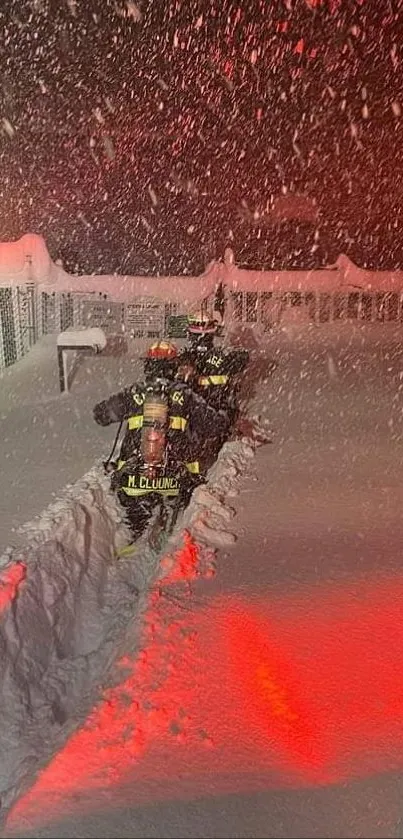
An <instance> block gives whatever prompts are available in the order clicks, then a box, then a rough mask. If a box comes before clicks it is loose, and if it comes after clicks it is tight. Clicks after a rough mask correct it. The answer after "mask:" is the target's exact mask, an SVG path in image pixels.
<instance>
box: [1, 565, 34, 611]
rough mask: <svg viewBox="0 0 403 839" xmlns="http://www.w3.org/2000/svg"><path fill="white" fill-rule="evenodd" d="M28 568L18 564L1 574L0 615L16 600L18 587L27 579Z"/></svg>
mask: <svg viewBox="0 0 403 839" xmlns="http://www.w3.org/2000/svg"><path fill="white" fill-rule="evenodd" d="M26 570H27V569H26V566H25V565H24V563H23V562H16V563H15V565H10V566H9V567H8V568H5V570H4V571H2V572H1V573H0V613H1V612H3V611H4V610H5V609H6V608H7V606H9V605H10V603H11V602H12V601H13V600H14V599H15V597H16V595H17V591H18V586H19V585H20V583H21V582H22V580H24V579H25V576H26Z"/></svg>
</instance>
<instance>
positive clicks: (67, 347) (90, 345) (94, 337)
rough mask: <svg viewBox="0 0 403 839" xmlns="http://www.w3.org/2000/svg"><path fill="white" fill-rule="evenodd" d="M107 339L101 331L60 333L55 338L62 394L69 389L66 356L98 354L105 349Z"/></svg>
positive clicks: (94, 329) (96, 329) (95, 328)
mask: <svg viewBox="0 0 403 839" xmlns="http://www.w3.org/2000/svg"><path fill="white" fill-rule="evenodd" d="M106 344H107V339H106V335H105V333H104V332H103V331H102V329H99V328H97V327H93V328H92V329H80V330H76V331H74V330H70V331H66V332H60V333H59V335H58V336H57V363H58V367H59V384H60V391H61V393H64V392H65V391H68V389H69V370H68V364H67V354H68V353H74V354H75V355H77V353H88V352H90V353H93V354H95V355H96V354H97V353H100V352H101V351H102V350H104V349H105V347H106Z"/></svg>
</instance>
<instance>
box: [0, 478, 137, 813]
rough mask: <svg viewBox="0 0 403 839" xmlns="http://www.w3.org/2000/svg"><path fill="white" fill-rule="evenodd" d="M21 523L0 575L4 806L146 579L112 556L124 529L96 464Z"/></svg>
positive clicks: (60, 727)
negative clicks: (21, 541) (17, 544)
mask: <svg viewBox="0 0 403 839" xmlns="http://www.w3.org/2000/svg"><path fill="white" fill-rule="evenodd" d="M22 531H23V532H24V534H25V537H26V544H27V546H28V545H29V547H26V548H25V549H24V548H18V549H16V550H8V551H7V552H6V554H5V555H4V556H3V557H2V564H3V565H4V564H6V567H5V569H4V570H3V571H2V572H1V573H2V579H0V592H1V595H2V596H0V648H1V658H2V667H1V672H0V701H1V709H2V713H1V718H0V754H1V756H2V759H1V763H0V799H1V804H2V806H3V807H7V806H8V805H9V804H10V803H11V801H13V800H14V799H15V797H16V796H17V795H18V793H19V792H20V791H21V789H22V788H23V787H24V785H25V783H26V782H28V781H29V780H31V779H32V773H33V772H34V771H35V770H36V769H37V768H38V766H40V764H41V762H43V761H44V760H46V758H47V757H48V754H47V743H49V742H53V743H55V742H56V741H58V739H60V740H61V741H63V740H64V739H65V738H66V736H67V734H68V733H69V730H70V729H71V727H72V726H75V725H77V722H78V721H79V719H80V715H81V714H83V713H84V714H85V712H86V710H88V702H89V701H90V698H91V692H92V690H93V688H94V684H96V682H97V681H98V680H99V679H100V678H101V677H102V674H103V673H104V671H105V668H106V667H107V665H108V663H109V662H110V660H111V658H112V656H113V653H114V651H115V647H116V642H117V639H118V638H119V636H120V635H121V633H122V629H123V627H124V626H125V625H126V624H127V622H128V620H129V619H130V617H131V616H132V615H133V614H134V613H135V611H136V610H137V609H138V606H139V593H140V592H141V590H142V589H144V587H145V585H146V583H145V580H144V568H143V575H142V574H140V572H139V569H138V568H137V567H136V568H135V567H134V566H130V567H129V566H128V564H127V563H126V564H125V563H124V562H120V563H119V564H117V563H116V562H115V561H114V555H115V548H116V545H117V544H118V542H119V539H127V531H126V527H125V526H124V525H123V523H122V521H121V516H120V510H118V508H117V506H116V505H115V502H114V499H113V498H112V497H111V496H110V495H109V493H108V481H107V480H106V479H105V478H104V476H103V474H102V472H101V470H100V468H94V469H93V470H92V471H91V472H90V473H88V475H87V476H86V477H85V479H82V480H81V481H79V482H78V483H77V484H76V485H75V486H74V487H71V488H68V489H67V490H66V491H65V493H64V497H62V498H61V499H60V500H59V501H58V502H56V503H55V504H53V505H52V506H51V507H49V508H48V510H46V511H45V513H43V515H42V516H40V517H39V518H38V519H37V520H34V521H33V522H31V523H29V524H27V525H25V526H24V528H22ZM92 699H94V696H93V695H92Z"/></svg>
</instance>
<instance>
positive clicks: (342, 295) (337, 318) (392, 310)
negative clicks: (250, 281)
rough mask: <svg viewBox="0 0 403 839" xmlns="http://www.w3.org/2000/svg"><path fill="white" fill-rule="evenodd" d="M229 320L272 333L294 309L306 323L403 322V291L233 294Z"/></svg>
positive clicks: (230, 299) (229, 307) (252, 292)
mask: <svg viewBox="0 0 403 839" xmlns="http://www.w3.org/2000/svg"><path fill="white" fill-rule="evenodd" d="M228 309H229V312H230V319H231V320H234V321H238V322H245V323H248V324H257V325H259V326H261V327H262V329H263V331H270V330H271V329H272V328H273V327H274V326H277V325H279V324H280V323H281V321H282V319H283V318H284V319H286V318H287V315H288V313H289V312H290V311H291V310H293V311H294V312H295V313H296V314H297V313H300V315H301V319H303V320H304V321H306V322H311V323H316V324H323V323H334V322H348V321H351V322H359V323H362V324H365V323H393V324H397V323H403V292H401V293H399V292H384V291H361V290H354V291H340V290H335V291H333V292H328V291H320V290H316V289H315V288H314V287H312V289H310V290H307V291H287V292H276V291H232V292H230V294H229V298H228Z"/></svg>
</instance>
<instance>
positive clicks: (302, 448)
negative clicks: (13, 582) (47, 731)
mask: <svg viewBox="0 0 403 839" xmlns="http://www.w3.org/2000/svg"><path fill="white" fill-rule="evenodd" d="M269 341H270V345H269V346H268V347H266V350H267V354H268V355H267V357H265V356H264V355H263V364H262V371H263V370H264V363H265V361H267V358H268V357H269V356H270V355H274V356H275V357H276V358H277V360H278V362H279V366H278V368H277V370H276V372H275V373H274V375H273V376H272V377H271V376H268V377H267V381H266V382H264V381H263V380H262V381H261V384H260V389H259V394H258V398H257V399H255V408H256V410H260V411H261V412H264V413H265V414H266V416H267V418H268V419H270V423H271V425H272V427H273V429H274V438H273V444H272V445H269V446H266V447H263V448H261V449H259V450H258V451H257V453H256V455H255V459H254V460H252V458H251V457H250V456H249V455H250V454H251V452H250V451H249V450H248V449H247V448H245V450H244V452H243V460H242V458H241V460H238V461H234V460H233V461H232V464H231V462H229V460H228V457H227V459H226V464H225V469H224V471H222V472H221V474H220V467H218V473H216V475H215V479H216V486H217V482H218V485H220V482H221V485H220V493H223V492H224V490H225V492H226V494H227V498H228V494H229V495H230V497H231V502H230V503H231V504H232V505H233V507H234V509H235V510H236V515H235V516H234V517H233V518H231V512H230V510H229V508H228V501H227V505H226V507H225V508H224V509H222V511H221V512H222V516H221V519H220V520H219V522H218V525H219V526H221V525H222V522H223V520H224V521H225V517H227V518H228V527H229V529H230V530H231V529H233V528H235V530H236V532H237V535H238V541H237V542H236V543H235V544H233V545H230V544H227V545H226V546H225V547H223V549H222V550H221V551H220V553H219V555H218V559H217V566H216V573H215V574H214V566H213V563H212V558H211V554H209V553H208V552H207V554H206V552H205V551H201V552H200V550H199V549H198V548H197V546H196V545H195V543H194V541H190V542H189V543H188V544H187V546H185V550H183V551H182V552H181V553H180V554H179V555H177V556H176V558H175V557H173V556H170V557H165V558H164V559H163V563H162V564H163V568H162V570H163V571H164V572H165V574H166V576H165V580H163V581H161V582H160V585H159V586H158V587H157V588H154V589H152V590H151V591H150V592H149V593H148V604H147V610H146V613H145V621H144V624H143V640H142V653H141V655H139V654H138V622H136V623H135V624H134V625H133V634H132V635H131V633H130V631H129V632H128V633H127V634H126V638H125V649H124V651H123V650H122V649H120V650H119V654H118V657H117V661H116V666H115V669H114V682H115V686H109V687H108V688H107V689H106V690H105V694H104V698H103V701H102V702H101V703H100V704H99V705H98V706H97V708H96V709H94V711H93V713H92V714H91V715H90V716H89V717H88V719H87V722H86V723H85V725H84V726H83V727H82V728H81V729H80V730H79V731H78V732H77V733H76V734H75V735H74V736H73V737H72V738H71V739H70V741H69V742H68V743H67V745H66V746H65V747H64V748H63V749H61V750H60V751H59V753H58V755H57V757H56V758H55V759H54V760H53V761H52V762H51V763H50V764H49V766H48V768H47V769H46V770H45V771H44V773H43V774H42V776H41V777H40V779H39V780H38V782H37V783H36V785H34V787H33V788H32V791H31V793H30V794H29V795H28V796H25V798H23V799H22V800H21V801H20V803H19V804H18V806H17V807H16V808H15V810H14V812H13V813H12V814H11V817H10V818H9V822H8V826H7V835H9V834H13V835H14V836H29V835H30V836H60V837H62V836H66V837H67V836H80V837H90V836H91V837H92V836H110V837H112V836H128V837H129V836H130V837H134V836H148V837H151V836H174V835H175V836H186V837H188V836H189V837H190V836H200V837H201V836H205V837H208V836H222V837H224V836H228V837H229V836H236V835H238V836H254V837H258V836H262V837H263V836H284V837H286V836H288V837H291V836H329V837H338V836H374V837H375V836H396V835H397V833H396V830H397V828H396V825H397V823H398V822H399V819H400V801H401V791H402V790H401V786H402V784H401V780H400V771H401V768H402V757H401V755H402V753H403V740H402V730H403V703H402V700H401V683H402V677H403V665H402V661H403V624H402V618H401V600H402V594H403V577H402V574H401V545H402V543H403V525H402V521H401V510H402V507H403V489H402V456H401V447H402V436H403V420H402V387H403V351H402V347H401V344H400V336H399V334H398V333H396V334H393V333H392V332H388V331H387V330H385V329H382V328H381V329H379V330H378V329H376V328H374V329H372V328H369V329H368V328H366V329H364V330H358V329H355V330H353V329H351V328H346V329H344V330H340V329H339V330H335V329H334V328H326V327H325V328H324V329H323V330H316V331H315V330H302V331H301V333H300V332H299V328H298V326H297V325H295V324H290V325H289V327H288V328H287V331H285V332H282V333H280V332H279V333H277V334H275V335H273V336H272V337H271V338H269ZM48 354H49V353H48V350H47V349H46V350H45V349H44V348H42V349H40V348H38V350H37V353H36V360H35V358H34V356H32V358H31V361H30V364H32V365H35V364H36V370H37V376H38V377H39V376H40V375H43V372H41V371H43V370H44V369H45V367H46V365H48V369H49V370H50V368H51V366H52V365H51V363H50V360H49V358H48ZM28 358H29V357H28ZM40 358H41V359H42V361H41V362H40V361H39V359H40ZM261 360H262V359H261ZM27 361H28V359H25V360H24V362H22V363H21V366H20V368H19V369H20V370H21V371H22V372H21V375H24V376H25V382H26V392H27V393H28V390H30V393H31V397H30V398H31V400H32V401H31V402H30V400H29V399H28V398H27V400H26V406H27V409H28V410H27V412H25V411H24V403H23V398H24V393H23V392H24V387H23V385H21V386H17V381H16V394H17V396H16V398H18V394H20V396H19V402H18V404H17V405H16V406H15V407H16V411H17V410H18V411H20V413H19V417H24V420H23V421H24V422H25V423H26V425H27V427H29V422H28V419H26V417H27V416H28V417H31V421H32V417H33V416H35V415H36V414H37V413H38V412H39V411H40V410H41V408H40V407H39V406H43V405H44V404H45V400H46V399H47V400H48V401H47V403H46V404H47V405H48V406H50V407H49V414H48V416H50V415H52V414H55V415H56V417H57V416H58V417H60V419H61V424H60V433H61V434H62V433H63V432H62V429H63V428H64V429H65V431H64V433H65V435H66V439H67V440H70V441H71V438H72V436H73V434H72V429H70V428H69V422H68V417H70V421H72V418H73V417H75V420H76V422H75V427H76V429H79V430H78V431H76V435H77V437H79V438H80V439H79V440H77V446H78V448H77V449H76V454H77V463H76V461H75V456H73V450H72V449H71V444H70V448H69V451H68V452H67V451H65V456H64V457H63V458H62V471H61V472H60V473H59V475H58V480H55V481H54V483H53V484H52V485H51V487H48V485H47V482H46V474H45V473H46V469H47V464H43V463H42V462H41V460H40V458H38V459H37V460H36V461H34V462H35V472H36V475H35V478H34V480H35V484H37V485H38V487H42V489H41V496H40V498H39V497H38V508H37V509H36V508H35V505H32V495H31V496H29V495H28V494H27V495H26V496H25V499H26V504H27V509H28V507H29V516H24V514H23V507H20V509H19V510H18V514H17V516H16V519H15V523H17V519H19V520H23V519H25V518H29V517H30V516H31V515H32V514H33V513H35V512H37V511H38V512H39V509H41V508H42V507H43V506H44V505H45V503H46V502H47V501H48V500H49V496H48V497H47V495H46V494H47V492H48V490H49V492H50V493H51V492H52V491H53V492H58V491H59V489H60V488H61V486H62V485H63V484H64V483H66V481H67V480H70V481H71V480H75V479H76V478H78V477H79V476H80V475H82V474H83V473H84V472H85V471H86V470H87V469H88V468H89V467H90V466H91V465H92V463H93V459H94V456H95V455H99V451H100V447H101V449H102V448H105V443H106V439H105V438H106V433H105V431H102V430H100V429H97V428H96V426H95V427H94V428H93V424H92V419H91V416H90V407H91V405H92V403H93V402H94V401H95V400H96V399H97V398H98V397H99V396H101V395H103V393H104V392H105V391H104V382H105V384H106V389H107V390H108V391H109V390H111V389H115V386H116V381H113V383H111V377H112V379H113V376H114V371H116V372H115V375H116V376H117V377H119V376H120V377H121V378H120V381H119V382H118V383H117V384H118V386H120V384H121V383H122V377H123V380H124V381H126V380H127V379H126V377H125V370H126V369H127V367H126V366H125V367H124V366H123V365H126V364H127V360H123V359H120V360H119V359H105V360H100V359H92V360H91V361H89V362H88V363H89V367H88V370H93V369H94V368H93V367H92V365H98V366H96V370H97V371H99V370H101V369H103V365H104V364H105V372H104V373H102V375H103V376H105V379H106V380H107V381H105V379H104V382H103V381H101V377H99V379H98V373H97V374H96V378H97V381H95V380H94V379H95V376H93V377H92V376H88V373H87V372H86V371H85V368H82V371H81V376H82V378H81V379H80V371H79V372H78V375H77V378H76V385H75V388H74V389H73V392H72V394H71V395H69V396H67V397H60V396H58V395H57V378H56V371H53V372H52V373H51V375H54V384H53V391H52V385H51V375H49V379H48V381H47V383H46V385H45V383H44V381H43V380H42V385H41V387H40V389H39V390H37V394H36V399H34V396H33V390H34V388H33V387H32V372H31V373H29V372H28V371H27V369H26V367H24V365H25V364H26V362H27ZM114 365H115V366H114ZM10 378H11V377H10ZM89 379H91V381H90V380H89ZM9 385H10V390H9V394H11V392H12V388H11V383H9ZM90 391H91V392H90ZM6 404H7V403H6ZM64 406H67V409H66V410H65V411H63V407H64ZM3 411H4V409H3ZM35 425H36V423H35ZM52 428H54V426H53V427H52ZM35 433H36V429H35ZM52 433H53V431H52V430H51V434H52ZM13 434H14V435H15V436H14V437H13V442H12V445H16V442H17V439H18V429H17V421H16V420H15V421H14V428H13ZM42 434H43V435H44V437H46V434H45V430H44V429H42ZM39 439H42V438H41V436H40V435H39V434H37V436H36V440H37V441H38V440H39ZM51 439H54V440H55V443H56V445H57V442H58V440H60V439H61V438H60V437H59V436H58V434H57V433H56V436H55V437H54V438H51ZM63 439H65V438H63ZM86 441H87V442H88V446H86V445H85V443H86ZM109 443H111V439H108V445H109ZM24 445H25V446H27V443H26V442H24ZM66 445H67V447H68V443H66ZM25 451H27V449H26V450H25ZM68 453H70V458H69V457H68ZM230 454H231V450H230ZM240 454H241V452H240V451H239V450H237V452H236V455H237V457H239V455H240ZM232 457H234V453H233V454H232ZM16 459H17V458H16ZM18 460H19V458H18ZM79 461H80V462H79ZM228 466H230V467H231V466H232V468H229V469H228ZM239 466H241V473H240V472H239ZM28 468H29V469H31V467H30V466H28ZM221 469H222V467H221ZM10 473H11V470H10V472H9V474H10ZM213 483H214V476H213ZM11 489H12V492H14V491H15V490H14V487H13V486H12V485H11ZM237 490H238V492H239V494H238V495H236V494H235V493H236V491H237ZM220 493H219V495H220ZM15 497H16V496H14V498H15ZM200 500H201V502H203V496H202V497H201V499H200ZM204 500H205V501H206V504H208V505H210V502H211V499H210V498H208V497H207V498H206V497H205V499H204ZM6 501H7V504H8V505H9V507H8V509H9V510H11V509H12V504H11V501H9V500H8V499H6ZM223 517H224V519H223ZM230 519H231V521H230ZM3 527H4V530H3V533H4V544H5V543H6V542H7V543H8V542H9V541H10V530H8V529H7V527H6V526H4V525H3ZM11 536H12V537H13V538H15V534H11ZM224 541H225V540H224ZM228 542H229V540H228ZM83 755H85V760H83ZM391 772H393V773H394V774H393V776H392V775H391V774H390V773H391Z"/></svg>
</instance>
